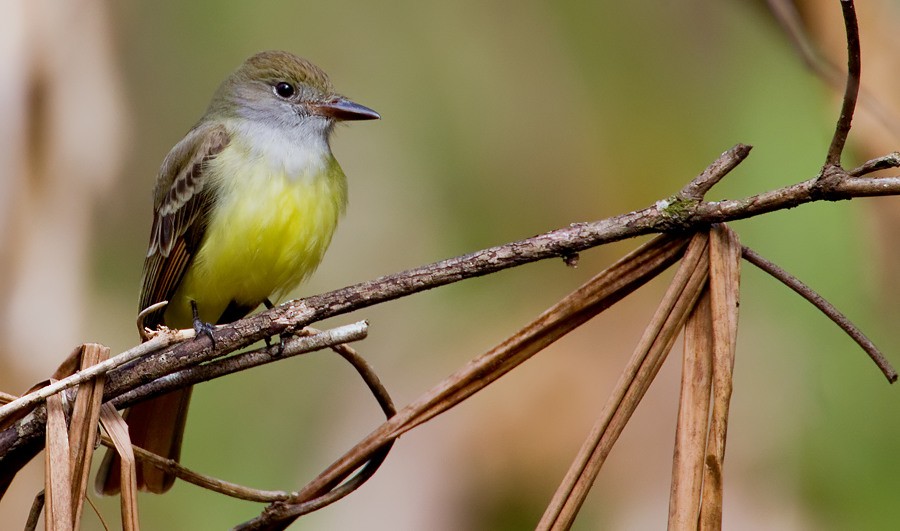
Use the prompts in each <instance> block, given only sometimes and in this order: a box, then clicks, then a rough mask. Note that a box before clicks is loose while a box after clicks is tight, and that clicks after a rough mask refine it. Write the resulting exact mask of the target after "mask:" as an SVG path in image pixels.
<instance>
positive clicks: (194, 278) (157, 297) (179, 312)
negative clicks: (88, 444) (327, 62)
mask: <svg viewBox="0 0 900 531" xmlns="http://www.w3.org/2000/svg"><path fill="white" fill-rule="evenodd" d="M377 118H380V116H379V115H378V113H376V112H375V111H373V110H372V109H369V108H368V107H364V106H362V105H359V104H357V103H354V102H352V101H350V100H348V99H346V98H344V97H343V96H341V95H339V94H337V93H336V92H335V91H334V89H333V87H332V85H331V81H329V79H328V76H327V75H326V74H325V72H323V71H322V70H320V69H319V68H318V67H316V66H315V65H313V64H312V63H310V62H309V61H306V60H305V59H301V58H299V57H296V56H294V55H292V54H290V53H287V52H279V51H268V52H261V53H259V54H256V55H254V56H253V57H251V58H249V59H247V61H246V62H244V64H243V65H241V66H240V67H239V68H238V69H237V70H236V71H234V72H233V73H232V74H231V75H230V76H228V78H227V79H225V81H224V82H222V84H221V86H219V89H218V90H217V91H216V93H215V95H214V96H213V98H212V101H211V102H210V104H209V108H208V109H207V110H206V114H204V115H203V118H201V119H200V121H199V122H198V123H197V125H195V126H194V127H193V128H192V129H191V130H190V131H189V132H188V133H187V135H186V136H185V137H184V138H183V139H182V140H181V141H180V142H178V143H177V144H176V145H175V147H174V148H172V150H171V151H170V152H169V154H168V155H167V156H166V158H165V160H164V161H163V163H162V167H161V168H160V170H159V176H158V177H157V180H156V188H155V190H154V201H153V209H154V210H153V225H152V227H151V230H150V245H149V249H148V250H147V257H146V259H145V261H144V271H143V278H142V283H141V298H140V308H141V309H142V310H143V309H144V308H147V307H148V306H150V305H152V304H155V303H157V302H160V301H169V303H168V305H167V306H166V307H165V308H164V309H162V310H160V311H157V312H155V313H151V314H149V315H148V316H147V317H146V319H145V321H144V323H145V325H146V326H147V327H149V328H155V327H156V326H157V325H159V324H165V325H166V326H168V327H170V328H188V327H190V326H194V328H195V329H197V331H198V337H199V336H200V332H202V331H203V328H204V323H218V324H222V323H228V322H231V321H235V320H237V319H240V318H241V317H244V316H245V315H247V314H248V313H249V312H251V311H252V310H254V309H255V308H257V307H258V306H259V305H260V304H262V303H263V302H266V301H268V300H269V299H271V298H278V297H281V296H283V295H285V294H286V293H287V292H288V291H290V290H291V289H293V288H294V287H295V286H296V285H297V284H298V283H300V281H302V280H303V279H304V278H306V277H307V276H309V274H310V273H312V272H313V271H314V270H315V269H316V266H318V265H319V262H320V261H321V260H322V256H323V255H324V253H325V249H326V248H327V247H328V244H329V243H330V242H331V236H332V234H333V233H334V229H335V226H336V225H337V222H338V218H339V217H340V216H341V214H342V213H343V211H344V208H345V206H346V203H347V180H346V177H345V176H344V172H343V171H342V170H341V167H340V166H339V165H338V163H337V161H336V160H335V159H334V155H332V153H331V147H330V145H329V139H330V135H331V132H332V130H333V129H334V125H335V123H336V122H339V121H345V120H372V119H377ZM190 395H191V389H190V388H188V389H183V390H179V391H174V392H171V393H168V394H165V395H162V396H159V397H157V398H154V399H151V400H149V401H146V402H142V403H140V404H137V405H135V406H134V407H132V408H131V409H130V411H129V412H128V413H127V416H126V419H127V421H128V425H129V431H130V435H131V441H132V443H133V444H135V445H136V446H140V447H141V448H144V449H146V450H149V451H151V452H153V453H156V454H159V455H161V456H163V457H168V458H170V459H174V460H176V461H177V460H178V458H179V456H180V453H181V440H182V435H183V434H184V426H185V421H186V418H187V410H188V402H189V400H190ZM119 473H120V463H119V459H118V457H117V456H116V455H115V453H114V452H112V451H110V452H108V453H107V455H106V456H105V457H104V460H103V464H102V465H101V469H100V473H99V475H98V478H97V490H98V491H100V492H101V493H104V494H114V493H116V492H118V491H119V488H120V485H119ZM174 480H175V477H174V476H172V475H170V474H166V473H164V472H162V471H161V470H159V469H157V468H154V467H153V466H150V465H144V464H142V463H140V462H138V465H137V482H138V487H139V488H140V489H142V490H147V491H150V492H157V493H161V492H165V491H166V490H168V489H169V488H170V487H171V486H172V483H173V482H174Z"/></svg>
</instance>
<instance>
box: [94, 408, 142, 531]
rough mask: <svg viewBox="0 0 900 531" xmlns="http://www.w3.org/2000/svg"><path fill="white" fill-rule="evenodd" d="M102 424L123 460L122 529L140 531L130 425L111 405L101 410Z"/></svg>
mask: <svg viewBox="0 0 900 531" xmlns="http://www.w3.org/2000/svg"><path fill="white" fill-rule="evenodd" d="M100 424H101V425H102V426H103V429H104V431H106V433H107V435H109V438H110V439H112V442H113V445H114V446H115V448H116V451H117V452H118V453H119V458H120V459H121V460H122V465H121V467H120V470H121V476H120V484H121V489H122V491H121V493H120V494H119V496H120V497H121V509H122V529H124V530H125V531H138V530H139V529H140V524H139V522H138V505H137V470H136V468H135V462H134V451H133V450H132V448H131V439H130V438H129V437H128V425H127V424H125V419H123V418H122V415H120V414H119V412H118V411H116V408H115V407H113V406H112V405H111V404H103V406H102V407H101V408H100Z"/></svg>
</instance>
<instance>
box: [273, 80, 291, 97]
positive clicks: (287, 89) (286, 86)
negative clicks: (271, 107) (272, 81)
mask: <svg viewBox="0 0 900 531" xmlns="http://www.w3.org/2000/svg"><path fill="white" fill-rule="evenodd" d="M275 94H278V95H279V96H281V97H282V98H285V99H287V98H290V97H291V96H293V95H294V85H291V84H290V83H287V82H285V81H281V82H279V83H278V84H276V85H275Z"/></svg>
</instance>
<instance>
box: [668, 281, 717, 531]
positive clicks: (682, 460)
mask: <svg viewBox="0 0 900 531" xmlns="http://www.w3.org/2000/svg"><path fill="white" fill-rule="evenodd" d="M712 351H713V339H712V308H710V302H709V289H706V290H705V291H704V292H703V295H701V296H700V300H699V301H697V305H696V306H695V307H694V311H692V312H691V314H690V316H688V320H687V323H686V324H685V326H684V354H683V361H682V372H681V398H680V400H679V403H678V422H677V424H676V429H675V451H674V453H673V457H672V488H671V493H670V495H669V526H668V528H669V529H696V528H697V522H699V520H700V499H701V493H702V490H703V458H704V457H705V456H706V438H707V433H708V431H709V397H710V393H711V392H712V363H713V353H712Z"/></svg>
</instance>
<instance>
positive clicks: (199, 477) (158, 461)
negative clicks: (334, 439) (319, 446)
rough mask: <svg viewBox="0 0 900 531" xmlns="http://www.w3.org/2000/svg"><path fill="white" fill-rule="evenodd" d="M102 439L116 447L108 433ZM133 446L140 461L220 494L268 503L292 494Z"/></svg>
mask: <svg viewBox="0 0 900 531" xmlns="http://www.w3.org/2000/svg"><path fill="white" fill-rule="evenodd" d="M100 441H101V442H102V443H103V445H104V446H106V447H108V448H115V445H114V444H113V442H112V440H111V439H110V438H109V437H108V436H106V435H101V437H100ZM131 448H132V449H133V450H134V456H135V458H137V459H138V460H140V461H144V462H148V463H151V464H152V465H153V466H155V467H157V468H159V469H160V470H164V471H166V472H167V473H169V474H172V475H174V476H176V477H178V479H180V480H182V481H186V482H188V483H190V484H192V485H197V486H198V487H202V488H204V489H207V490H211V491H213V492H218V493H219V494H224V495H226V496H230V497H232V498H237V499H239V500H246V501H252V502H263V503H268V502H273V501H278V500H284V499H287V498H288V496H290V493H287V492H284V491H279V490H260V489H254V488H251V487H246V486H244V485H239V484H237V483H231V482H229V481H225V480H222V479H218V478H214V477H212V476H208V475H206V474H201V473H199V472H196V471H194V470H191V469H190V468H187V467H185V466H182V465H181V464H179V463H178V462H177V461H175V460H173V459H166V458H165V457H162V456H159V455H156V454H154V453H152V452H148V451H147V450H144V449H143V448H140V447H138V446H132V447H131Z"/></svg>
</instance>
